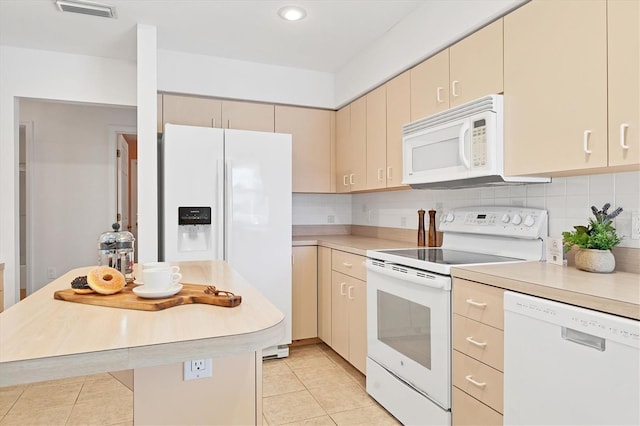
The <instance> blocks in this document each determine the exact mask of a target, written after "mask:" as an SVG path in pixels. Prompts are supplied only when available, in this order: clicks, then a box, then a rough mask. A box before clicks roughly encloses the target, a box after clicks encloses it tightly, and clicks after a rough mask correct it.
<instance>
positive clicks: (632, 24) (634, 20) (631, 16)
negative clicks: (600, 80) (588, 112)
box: [607, 0, 640, 166]
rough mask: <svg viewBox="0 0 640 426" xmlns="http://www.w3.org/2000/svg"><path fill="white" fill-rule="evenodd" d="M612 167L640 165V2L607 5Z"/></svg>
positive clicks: (630, 0)
mask: <svg viewBox="0 0 640 426" xmlns="http://www.w3.org/2000/svg"><path fill="white" fill-rule="evenodd" d="M607 21H608V23H607V28H608V37H607V41H608V52H609V58H608V59H609V62H608V64H609V68H608V78H609V80H608V90H609V166H627V165H632V166H634V165H635V166H637V165H638V164H640V131H639V128H640V101H639V100H640V22H639V21H640V2H638V1H637V0H616V1H611V0H610V1H609V2H608V3H607Z"/></svg>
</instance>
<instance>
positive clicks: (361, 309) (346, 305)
mask: <svg viewBox="0 0 640 426" xmlns="http://www.w3.org/2000/svg"><path fill="white" fill-rule="evenodd" d="M331 257H332V273H331V347H332V348H333V350H335V351H336V352H337V353H338V354H340V356H342V357H343V358H344V359H346V360H347V361H349V362H350V363H351V364H352V365H353V366H354V367H356V368H357V369H358V370H360V371H361V372H362V373H363V374H366V361H367V295H366V283H365V281H364V279H366V270H365V269H364V261H365V258H364V257H363V256H359V255H354V254H352V253H346V252H342V251H340V250H332V255H331ZM363 271H364V272H363Z"/></svg>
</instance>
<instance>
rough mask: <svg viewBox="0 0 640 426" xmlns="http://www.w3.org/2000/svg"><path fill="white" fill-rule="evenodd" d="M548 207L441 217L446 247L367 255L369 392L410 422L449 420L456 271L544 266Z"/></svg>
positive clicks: (481, 210)
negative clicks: (456, 268)
mask: <svg viewBox="0 0 640 426" xmlns="http://www.w3.org/2000/svg"><path fill="white" fill-rule="evenodd" d="M547 223H548V218H547V212H546V210H540V209H533V208H524V207H511V206H510V207H501V206H480V207H465V208H458V209H455V210H451V211H449V212H446V213H444V214H442V215H441V217H440V221H439V226H438V230H439V231H441V232H443V233H444V235H443V242H442V247H417V248H416V247H411V248H404V249H391V250H368V251H367V258H368V259H367V348H368V349H367V352H368V357H367V392H368V393H369V394H370V395H371V396H372V397H373V398H375V399H376V400H377V401H378V402H379V403H380V404H381V405H382V406H383V407H385V408H386V409H387V410H388V411H389V412H390V413H391V414H393V415H394V416H395V417H396V418H397V419H398V420H400V421H401V422H402V423H404V424H420V425H423V424H426V425H443V424H450V423H451V267H452V266H469V265H479V264H491V263H513V262H523V261H536V260H537V261H540V260H543V259H544V253H545V242H546V236H547Z"/></svg>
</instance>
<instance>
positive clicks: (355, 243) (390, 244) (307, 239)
mask: <svg viewBox="0 0 640 426" xmlns="http://www.w3.org/2000/svg"><path fill="white" fill-rule="evenodd" d="M292 243H293V246H294V247H295V246H313V245H319V246H323V247H329V248H332V249H336V250H342V251H346V252H349V253H353V254H359V255H360V256H366V255H367V250H380V249H390V248H403V247H416V244H412V243H407V242H406V241H396V240H384V239H380V238H372V237H362V236H358V235H304V236H295V237H293V240H292Z"/></svg>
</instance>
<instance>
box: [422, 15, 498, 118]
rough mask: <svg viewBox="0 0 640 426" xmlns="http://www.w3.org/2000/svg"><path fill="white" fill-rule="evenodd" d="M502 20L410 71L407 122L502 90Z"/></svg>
mask: <svg viewBox="0 0 640 426" xmlns="http://www.w3.org/2000/svg"><path fill="white" fill-rule="evenodd" d="M502 33H503V20H502V18H501V19H498V20H497V21H495V22H493V23H491V24H489V25H487V26H486V27H484V28H481V29H479V30H478V31H476V32H475V33H473V34H471V35H469V36H468V37H466V38H464V39H462V40H460V41H459V42H457V43H456V44H454V45H452V46H451V47H450V48H448V49H445V50H443V51H442V52H440V53H438V54H436V55H434V56H432V57H431V58H428V59H427V60H425V61H424V62H422V63H421V64H419V65H417V66H415V67H414V68H412V69H411V121H414V120H418V119H420V118H423V117H426V116H429V115H431V114H435V113H436V112H440V111H444V110H446V109H448V108H451V107H454V106H457V105H461V104H463V103H465V102H469V101H472V100H474V99H477V98H480V97H482V96H486V95H490V94H495V93H502V91H503V69H502V68H503V34H502Z"/></svg>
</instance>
